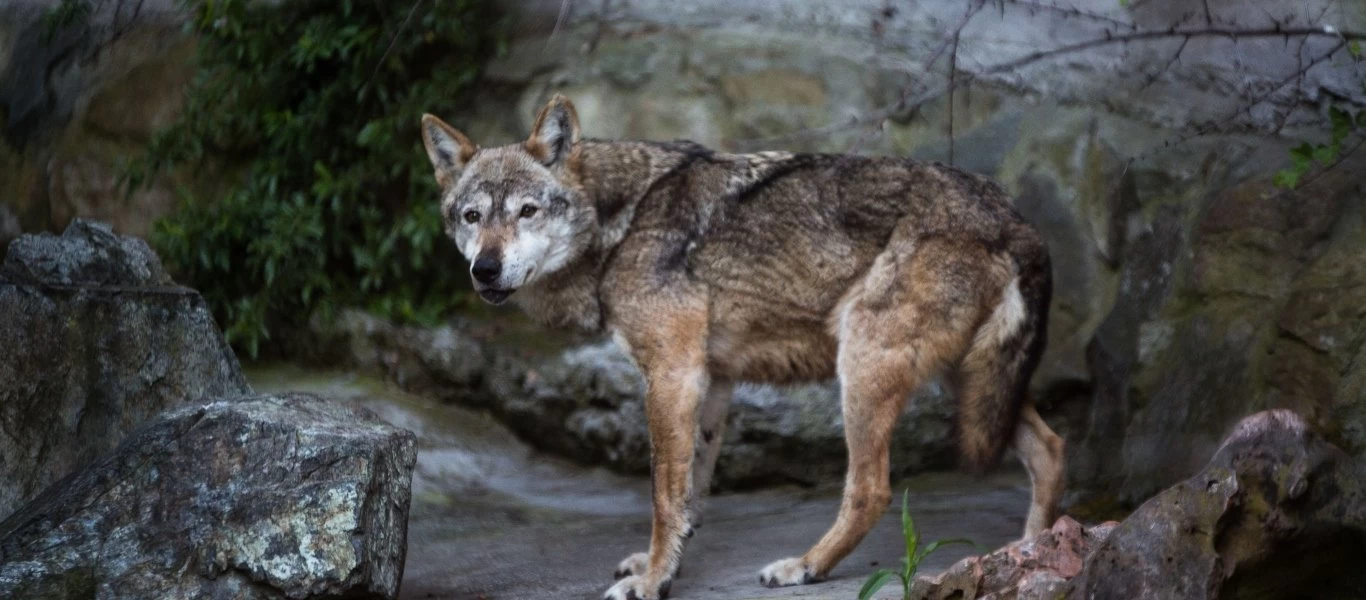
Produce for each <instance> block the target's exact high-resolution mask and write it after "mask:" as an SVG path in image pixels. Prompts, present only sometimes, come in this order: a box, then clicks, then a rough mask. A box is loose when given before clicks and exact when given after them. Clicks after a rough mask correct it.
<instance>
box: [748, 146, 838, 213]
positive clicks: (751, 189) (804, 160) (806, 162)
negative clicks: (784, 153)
mask: <svg viewBox="0 0 1366 600" xmlns="http://www.w3.org/2000/svg"><path fill="white" fill-rule="evenodd" d="M823 157H825V155H823V154H796V155H793V156H792V158H789V159H787V160H786V161H783V164H782V166H780V167H778V168H776V169H774V170H773V171H771V172H769V173H765V174H764V176H763V177H761V178H759V179H757V180H755V181H753V182H751V183H750V184H749V185H747V186H745V187H744V188H742V189H739V190H735V191H733V192H732V193H731V197H730V200H732V201H734V202H736V203H737V204H743V203H744V202H745V201H747V200H749V199H750V198H753V197H754V196H756V195H758V194H759V193H761V192H763V191H764V190H765V189H768V187H769V186H770V185H773V184H774V183H775V182H777V181H778V180H780V179H782V178H783V177H786V176H788V175H791V174H792V173H794V172H796V171H799V170H802V169H806V168H808V167H812V166H817V167H819V166H821V163H823V162H826V161H823V160H821V159H822V158H823Z"/></svg>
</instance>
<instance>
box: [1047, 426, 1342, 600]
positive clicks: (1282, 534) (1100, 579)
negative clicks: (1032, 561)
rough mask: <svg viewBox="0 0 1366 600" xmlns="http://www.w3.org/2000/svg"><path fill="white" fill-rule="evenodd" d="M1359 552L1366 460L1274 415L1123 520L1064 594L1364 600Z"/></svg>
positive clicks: (1243, 430) (1239, 433)
mask: <svg viewBox="0 0 1366 600" xmlns="http://www.w3.org/2000/svg"><path fill="white" fill-rule="evenodd" d="M1363 550H1366V463H1363V462H1361V461H1354V460H1352V458H1351V457H1350V456H1348V455H1347V454H1345V453H1344V452H1343V451H1342V450H1340V449H1338V448H1337V447H1335V446H1333V445H1331V444H1329V443H1328V442H1326V441H1325V440H1324V439H1323V438H1322V437H1321V436H1320V435H1318V434H1316V433H1314V432H1313V431H1312V430H1310V428H1309V426H1308V424H1307V423H1306V422H1305V421H1304V420H1303V419H1301V418H1300V417H1299V416H1297V415H1295V414H1294V413H1292V412H1290V411H1286V410H1272V411H1266V412H1261V413H1257V414H1255V415H1252V416H1250V417H1247V418H1245V419H1243V420H1242V421H1241V422H1240V423H1238V425H1237V427H1236V428H1235V429H1234V431H1233V433H1232V434H1231V435H1230V436H1229V437H1228V438H1227V439H1226V440H1224V442H1223V444H1222V445H1221V446H1220V447H1219V450H1218V452H1217V453H1216V454H1215V456H1214V458H1213V459H1212V460H1211V461H1210V463H1209V464H1208V465H1207V466H1206V467H1205V468H1204V470H1202V471H1200V472H1199V473H1197V474H1196V475H1195V476H1193V477H1191V478H1190V479H1187V480H1186V481H1184V482H1182V483H1180V484H1178V485H1176V486H1175V487H1172V488H1170V489H1168V490H1166V491H1164V492H1162V493H1160V494H1158V495H1157V496H1155V497H1153V498H1152V499H1150V500H1148V501H1147V502H1145V503H1144V504H1143V506H1141V507H1139V509H1138V510H1137V511H1135V512H1134V513H1133V514H1132V515H1131V516H1129V518H1127V519H1125V520H1124V521H1123V522H1122V523H1121V524H1120V525H1119V526H1118V527H1117V528H1116V529H1115V532H1114V533H1113V534H1112V535H1110V536H1109V538H1108V539H1107V540H1106V541H1105V542H1104V543H1103V544H1101V545H1100V546H1099V547H1098V548H1097V549H1096V551H1095V552H1094V553H1093V554H1091V556H1090V558H1088V559H1087V561H1086V565H1085V566H1084V567H1083V569H1082V572H1081V574H1080V575H1078V576H1077V577H1076V578H1075V579H1073V580H1072V582H1071V583H1070V590H1069V592H1068V597H1069V598H1071V597H1075V598H1088V599H1097V600H1104V599H1107V598H1125V599H1131V598H1192V599H1201V598H1204V599H1213V598H1361V597H1366V578H1363V577H1362V576H1361V573H1360V568H1359V567H1360V559H1361V552H1362V551H1363Z"/></svg>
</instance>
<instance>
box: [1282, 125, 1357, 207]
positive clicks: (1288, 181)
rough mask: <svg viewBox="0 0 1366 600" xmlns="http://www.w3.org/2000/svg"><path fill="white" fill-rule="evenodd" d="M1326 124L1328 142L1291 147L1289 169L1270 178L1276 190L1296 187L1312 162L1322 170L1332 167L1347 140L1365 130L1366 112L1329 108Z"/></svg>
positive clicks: (1312, 166)
mask: <svg viewBox="0 0 1366 600" xmlns="http://www.w3.org/2000/svg"><path fill="white" fill-rule="evenodd" d="M1328 121H1329V123H1330V124H1331V127H1332V137H1331V139H1329V141H1328V142H1326V143H1323V144H1310V143H1308V142H1305V143H1303V144H1300V145H1298V146H1295V147H1294V148H1291V149H1290V166H1289V167H1287V168H1285V169H1281V170H1280V171H1278V172H1277V173H1276V175H1275V176H1274V177H1273V178H1272V182H1273V183H1274V184H1275V185H1276V186H1277V187H1281V188H1285V189H1289V190H1293V189H1295V186H1297V185H1299V183H1300V179H1301V178H1302V177H1304V175H1305V174H1306V173H1308V172H1309V171H1311V170H1312V169H1314V165H1315V164H1316V163H1317V164H1318V165H1320V166H1322V167H1323V168H1328V167H1331V166H1333V165H1334V164H1336V163H1337V161H1338V157H1340V156H1341V155H1342V147H1343V142H1345V141H1346V140H1347V137H1348V136H1349V135H1351V134H1352V133H1354V132H1355V131H1357V130H1359V129H1366V110H1362V111H1358V112H1356V113H1352V112H1348V110H1347V109H1345V108H1341V107H1338V106H1332V107H1329V109H1328Z"/></svg>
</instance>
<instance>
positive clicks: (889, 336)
mask: <svg viewBox="0 0 1366 600" xmlns="http://www.w3.org/2000/svg"><path fill="white" fill-rule="evenodd" d="M986 258H987V257H986V255H985V253H984V252H973V248H972V247H970V246H968V247H964V246H963V245H960V244H955V243H953V242H950V241H946V240H931V241H929V242H922V243H921V244H918V245H917V248H916V249H915V250H914V251H913V252H905V251H903V252H897V249H895V248H893V249H889V250H887V251H886V252H884V254H883V255H881V256H879V257H878V259H877V260H876V261H875V262H874V265H873V267H872V268H871V269H870V271H869V273H868V275H867V276H865V278H864V279H863V280H862V281H861V282H860V283H859V285H857V286H856V287H855V288H854V289H852V290H851V291H850V293H849V294H848V295H847V296H846V298H845V300H844V301H842V302H841V305H840V308H839V309H838V311H839V312H838V313H837V315H836V324H835V325H836V332H837V336H838V339H839V344H840V349H839V354H838V363H837V369H838V373H839V377H840V383H841V388H842V389H841V401H842V403H843V407H842V408H843V414H844V428H845V440H846V443H847V444H848V449H849V470H848V473H847V475H846V478H845V487H844V497H843V499H842V501H841V504H840V510H839V514H838V516H837V517H836V519H835V523H834V525H833V526H832V527H831V528H830V530H829V531H828V532H826V534H825V535H824V537H822V538H821V539H820V541H819V542H817V543H816V545H815V546H813V547H812V548H811V549H810V550H808V551H807V552H806V554H805V555H803V556H801V557H799V558H789V559H784V560H780V561H777V562H774V563H772V564H770V565H768V566H767V567H765V568H764V569H763V570H762V571H761V572H760V574H759V581H760V583H761V584H763V585H767V586H770V587H775V586H780V585H797V584H802V583H808V582H811V581H818V580H820V579H823V578H825V577H826V576H827V575H828V574H829V573H830V570H831V569H833V568H834V567H835V565H837V564H838V563H839V562H840V560H842V559H844V557H846V556H848V554H849V553H850V552H851V551H853V549H854V547H855V546H857V545H858V543H859V542H860V541H862V539H863V537H864V536H865V535H867V533H868V531H869V530H871V529H872V528H873V526H874V525H875V524H876V523H877V521H878V519H879V518H881V516H882V514H883V513H884V512H885V511H886V509H887V506H888V503H889V502H890V501H891V498H892V491H891V482H890V463H889V460H890V457H889V448H890V444H891V436H892V431H893V429H894V428H895V426H896V421H897V417H898V416H899V415H900V414H901V409H902V407H903V406H904V405H905V403H906V400H907V398H908V397H909V395H910V394H911V392H913V391H915V389H916V388H918V387H919V386H920V385H921V384H923V383H925V382H926V381H927V380H929V379H931V378H933V377H934V376H935V375H937V374H938V373H939V372H941V371H942V370H943V369H945V368H946V367H947V366H949V365H952V364H955V363H957V362H958V360H959V359H960V358H961V357H962V356H963V354H964V353H965V352H966V351H967V347H968V345H969V343H970V342H971V340H972V334H973V331H974V329H975V328H976V326H977V324H978V323H979V322H980V321H981V318H982V314H983V312H984V310H983V304H982V303H981V302H980V301H978V299H977V296H978V295H979V291H980V289H979V288H980V286H977V285H973V284H970V283H969V282H974V283H975V282H977V281H979V280H980V279H981V278H982V277H986V276H987V275H988V273H987V266H988V265H987V263H986V262H984V261H985V260H986Z"/></svg>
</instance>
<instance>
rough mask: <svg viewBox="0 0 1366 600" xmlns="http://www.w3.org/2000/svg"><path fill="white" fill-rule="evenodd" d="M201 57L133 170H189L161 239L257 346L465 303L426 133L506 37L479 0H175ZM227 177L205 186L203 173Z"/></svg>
mask: <svg viewBox="0 0 1366 600" xmlns="http://www.w3.org/2000/svg"><path fill="white" fill-rule="evenodd" d="M182 4H183V5H184V6H185V8H186V9H188V12H189V13H190V14H191V19H190V22H189V24H188V25H187V27H188V28H189V29H191V30H192V31H193V32H194V33H196V34H197V35H198V39H199V46H198V55H197V57H196V60H197V68H198V72H197V74H196V77H195V79H194V81H193V83H192V85H191V88H190V90H189V92H188V96H187V100H186V106H185V110H184V113H183V115H182V117H181V118H180V119H179V120H178V121H177V122H176V123H175V124H174V125H172V126H171V127H170V128H168V129H167V130H165V131H163V132H161V133H160V134H158V135H157V136H156V137H155V139H153V140H152V141H151V143H150V144H149V147H148V151H147V153H146V155H145V156H143V157H140V158H139V159H138V160H136V161H134V162H133V163H132V164H130V165H128V168H127V170H126V174H125V175H126V179H127V183H128V184H129V186H130V189H131V188H134V187H137V186H140V185H144V184H146V183H147V182H149V181H150V180H151V179H153V178H154V177H156V176H158V175H159V174H162V173H167V172H174V173H177V174H186V175H190V176H191V178H192V179H195V181H196V182H197V183H198V185H197V186H187V187H186V188H184V189H182V202H181V206H180V209H179V210H178V211H176V212H175V213H173V214H172V215H171V216H169V217H167V218H165V219H163V220H162V221H160V222H159V223H158V224H157V227H156V230H155V232H154V234H153V236H152V242H153V245H154V246H155V247H156V249H157V250H158V252H160V254H161V256H162V258H163V260H165V261H166V262H167V264H168V265H170V266H171V268H172V269H174V270H175V272H176V273H177V276H178V277H179V278H180V279H181V280H182V281H184V282H185V283H187V284H188V285H191V286H193V287H195V288H197V289H199V291H200V292H201V293H202V294H203V295H204V297H205V298H206V299H208V301H209V303H210V305H211V306H212V307H213V309H214V312H215V315H216V316H217V317H218V319H219V322H220V323H222V324H223V325H224V329H225V333H226V335H227V337H228V340H229V341H230V342H232V343H233V344H234V345H235V346H236V347H238V348H239V349H240V350H244V351H246V352H247V353H248V354H249V355H251V356H255V355H256V354H257V352H258V348H259V345H260V344H261V342H263V341H265V340H268V339H270V338H271V335H272V332H278V331H280V330H282V329H288V328H290V327H299V326H301V325H303V324H304V323H306V322H307V320H308V319H309V318H312V317H313V316H315V315H319V316H323V317H327V316H329V315H330V314H332V313H333V312H334V311H335V310H336V309H338V308H340V307H344V306H365V307H367V308H369V309H371V310H373V311H376V312H378V313H380V314H382V315H384V316H387V317H390V318H395V319H398V320H409V321H412V320H416V321H426V322H429V321H433V320H436V319H437V318H439V317H440V316H441V315H442V314H443V313H445V312H447V311H449V310H451V309H452V308H456V307H458V306H459V305H461V304H463V303H465V302H468V298H469V293H468V283H467V277H466V276H465V274H464V269H463V268H462V267H461V266H460V265H461V262H460V261H461V259H460V257H459V255H458V253H457V252H456V250H455V248H454V244H451V243H450V242H449V241H445V240H444V235H443V230H442V223H441V219H440V216H439V214H438V208H437V201H436V200H437V190H436V185H435V183H434V181H433V178H432V174H431V167H430V163H428V161H427V159H426V155H425V153H424V152H423V150H422V145H421V141H420V137H419V129H418V123H419V120H420V118H421V115H422V113H423V112H438V113H448V114H449V113H458V112H459V111H458V108H459V105H458V104H457V102H459V101H460V100H461V99H463V98H466V97H467V94H468V92H469V90H470V88H471V86H472V84H473V83H474V82H475V79H476V76H477V75H478V71H479V66H480V65H481V64H482V63H483V61H484V59H485V58H487V57H488V56H489V55H490V54H491V53H492V52H493V51H495V50H496V49H497V48H498V45H499V43H500V42H499V39H500V37H501V36H500V33H499V32H500V31H501V30H502V27H501V21H500V19H499V18H498V17H497V16H496V15H494V14H493V11H492V8H491V7H490V3H488V2H484V1H481V0H386V1H385V2H373V1H370V0H356V1H353V0H292V1H286V2H280V3H269V2H263V1H252V0H182ZM215 169H216V170H218V171H222V172H226V173H227V174H228V175H229V178H228V179H229V181H230V183H229V184H228V185H226V186H218V187H217V188H216V189H212V190H211V191H204V190H203V189H202V188H204V187H206V186H205V185H204V181H203V180H204V178H203V177H199V178H195V175H199V174H201V173H203V172H212V171H214V170H215Z"/></svg>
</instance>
